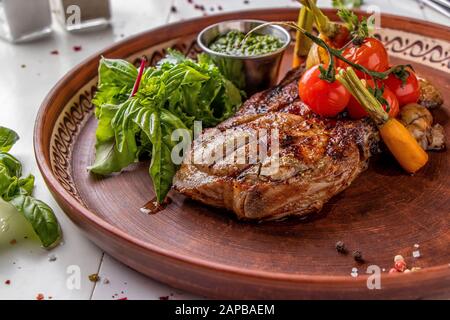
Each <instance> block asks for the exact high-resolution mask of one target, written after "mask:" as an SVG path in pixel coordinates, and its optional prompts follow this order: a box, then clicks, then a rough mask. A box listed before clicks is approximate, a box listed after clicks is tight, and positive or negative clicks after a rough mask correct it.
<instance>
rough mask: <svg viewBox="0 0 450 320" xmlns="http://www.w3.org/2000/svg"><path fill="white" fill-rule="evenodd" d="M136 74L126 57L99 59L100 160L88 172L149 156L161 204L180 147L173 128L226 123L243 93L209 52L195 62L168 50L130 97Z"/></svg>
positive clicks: (117, 168) (103, 171)
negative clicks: (124, 59) (176, 146)
mask: <svg viewBox="0 0 450 320" xmlns="http://www.w3.org/2000/svg"><path fill="white" fill-rule="evenodd" d="M137 75H138V70H137V69H136V67H134V66H133V65H132V64H130V63H128V62H126V61H123V60H111V59H105V58H102V59H101V61H100V66H99V83H98V92H97V94H96V96H95V98H94V99H93V103H94V105H95V106H96V111H95V114H96V117H97V119H98V127H97V131H96V138H97V141H96V158H95V162H94V164H93V165H92V166H91V167H89V170H91V171H92V172H93V173H96V174H100V175H108V174H111V173H113V172H120V171H121V170H122V169H123V168H125V167H127V166H128V165H129V164H131V163H133V162H136V161H139V159H141V158H142V157H143V156H149V157H150V158H151V163H150V168H149V174H150V176H151V178H152V181H153V186H154V189H155V192H156V195H157V200H158V202H162V201H163V200H164V198H165V197H166V195H167V193H168V192H169V190H170V188H171V186H172V179H173V176H174V175H175V172H176V170H177V165H175V164H174V163H173V161H172V159H171V152H172V149H173V147H174V146H175V145H176V143H175V142H174V141H172V140H171V135H172V132H173V131H174V130H176V129H187V130H190V131H191V132H192V129H193V126H194V121H196V120H199V121H202V123H203V125H204V126H214V125H216V124H218V123H220V122H222V121H223V120H225V119H227V118H229V117H230V116H232V115H233V114H234V112H235V111H236V110H237V108H239V106H240V105H241V103H242V96H241V91H240V90H239V89H238V88H236V87H235V86H234V85H233V83H232V82H230V81H229V80H227V79H226V78H225V77H224V76H223V75H222V74H221V73H220V71H219V69H218V68H217V66H216V65H214V63H213V62H212V60H211V59H210V58H209V57H207V56H205V55H199V57H198V61H193V60H191V59H188V58H186V57H185V56H184V55H183V54H181V53H180V52H178V51H174V50H168V54H167V56H166V57H165V58H164V59H163V60H161V61H160V62H159V63H158V65H157V66H155V67H149V68H147V69H146V70H145V72H144V74H143V77H142V80H141V83H140V86H139V90H138V92H137V93H136V94H135V95H134V96H133V97H130V94H131V92H132V89H133V86H134V83H135V81H136V78H137ZM191 135H192V133H191Z"/></svg>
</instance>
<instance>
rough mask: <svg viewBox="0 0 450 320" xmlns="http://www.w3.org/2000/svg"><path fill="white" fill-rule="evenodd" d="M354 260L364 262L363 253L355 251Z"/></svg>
mask: <svg viewBox="0 0 450 320" xmlns="http://www.w3.org/2000/svg"><path fill="white" fill-rule="evenodd" d="M353 259H355V261H356V262H364V259H363V256H362V253H361V251H353Z"/></svg>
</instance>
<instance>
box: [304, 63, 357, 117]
mask: <svg viewBox="0 0 450 320" xmlns="http://www.w3.org/2000/svg"><path fill="white" fill-rule="evenodd" d="M324 68H325V67H324ZM319 76H320V69H319V66H318V65H316V66H314V67H312V68H311V69H309V70H307V71H306V72H305V73H304V74H303V76H302V77H301V79H300V81H299V83H298V93H299V95H300V97H301V99H302V100H303V102H304V103H306V104H307V105H308V106H309V107H310V108H311V110H312V111H314V112H315V113H317V114H319V115H321V116H324V117H335V116H336V115H337V114H338V113H339V112H341V111H343V110H344V109H345V107H346V106H347V104H348V101H349V99H350V93H349V92H348V91H347V89H345V87H344V86H343V85H342V84H340V82H339V81H337V80H335V81H334V82H332V83H330V82H328V81H326V80H322V79H320V77H319Z"/></svg>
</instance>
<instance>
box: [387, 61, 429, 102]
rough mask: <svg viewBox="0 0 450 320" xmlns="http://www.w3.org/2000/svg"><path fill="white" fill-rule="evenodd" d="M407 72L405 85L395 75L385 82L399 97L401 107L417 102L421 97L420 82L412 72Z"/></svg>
mask: <svg viewBox="0 0 450 320" xmlns="http://www.w3.org/2000/svg"><path fill="white" fill-rule="evenodd" d="M405 71H406V72H407V76H406V78H405V82H404V83H403V81H402V80H401V79H400V78H398V77H397V75H395V74H394V73H391V74H390V75H389V77H388V78H387V79H386V80H384V83H385V84H386V86H387V87H388V88H389V89H390V90H391V91H392V92H393V93H394V94H395V95H396V96H397V99H398V103H399V105H400V107H402V106H404V105H406V104H408V103H415V102H417V100H419V96H420V87H419V80H417V77H416V75H415V74H414V72H413V71H412V70H405Z"/></svg>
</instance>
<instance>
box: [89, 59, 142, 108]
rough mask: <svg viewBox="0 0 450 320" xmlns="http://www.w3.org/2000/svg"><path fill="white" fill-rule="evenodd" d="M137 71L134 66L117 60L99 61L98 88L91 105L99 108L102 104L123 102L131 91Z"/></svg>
mask: <svg viewBox="0 0 450 320" xmlns="http://www.w3.org/2000/svg"><path fill="white" fill-rule="evenodd" d="M137 75H138V71H137V69H136V67H135V66H134V65H132V64H131V63H129V62H127V61H125V60H118V59H104V58H102V59H101V60H100V65H99V71H98V77H99V79H98V86H97V87H98V88H97V93H96V94H95V97H94V99H93V100H92V103H93V104H94V105H95V106H97V107H101V106H102V105H104V104H121V103H123V102H125V101H126V100H127V99H128V97H129V96H130V93H131V91H132V89H133V85H134V82H135V81H136V77H137Z"/></svg>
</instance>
